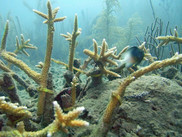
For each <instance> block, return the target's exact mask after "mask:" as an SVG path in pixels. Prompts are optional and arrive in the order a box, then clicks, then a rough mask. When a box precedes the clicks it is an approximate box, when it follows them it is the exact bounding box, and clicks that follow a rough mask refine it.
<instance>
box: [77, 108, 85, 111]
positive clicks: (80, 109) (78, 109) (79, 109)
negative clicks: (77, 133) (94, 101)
mask: <svg viewBox="0 0 182 137" xmlns="http://www.w3.org/2000/svg"><path fill="white" fill-rule="evenodd" d="M76 110H77V111H79V112H83V110H85V108H84V107H77V108H76Z"/></svg>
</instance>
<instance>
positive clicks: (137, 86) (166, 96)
mask: <svg viewBox="0 0 182 137" xmlns="http://www.w3.org/2000/svg"><path fill="white" fill-rule="evenodd" d="M121 81H122V80H121V79H117V80H113V81H109V82H105V83H103V84H101V85H99V86H97V87H95V88H92V89H89V90H88V91H87V95H86V96H85V97H84V98H83V99H82V100H81V101H80V103H79V104H78V105H79V106H84V107H85V108H86V110H87V111H88V114H87V116H85V120H87V121H90V123H91V126H90V130H92V129H91V128H93V127H94V126H93V125H94V124H97V123H98V121H99V119H100V118H101V115H102V114H103V112H104V110H105V108H106V106H107V103H108V101H109V98H110V95H111V92H112V91H114V90H116V89H117V88H118V85H119V83H120V82H121ZM115 118H116V121H115V123H114V125H113V127H112V129H111V130H110V133H109V134H108V136H109V137H111V136H116V137H117V136H118V137H123V136H127V137H135V136H136V137H137V136H139V137H140V136H141V137H146V136H160V137H161V136H162V137H163V136H164V137H173V136H177V137H180V136H182V87H181V86H179V85H178V84H177V83H176V82H174V81H171V80H169V79H166V78H163V77H160V76H142V77H141V78H139V79H137V80H136V81H134V82H133V83H131V84H130V85H129V86H128V87H127V89H126V94H125V97H124V100H123V103H122V105H121V106H120V107H119V109H118V111H117V114H116V115H115ZM76 132H77V131H76ZM80 132H82V133H78V134H80V135H78V136H85V135H86V134H87V133H89V130H88V129H83V130H82V131H80Z"/></svg>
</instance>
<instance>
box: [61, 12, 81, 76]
mask: <svg viewBox="0 0 182 137" xmlns="http://www.w3.org/2000/svg"><path fill="white" fill-rule="evenodd" d="M80 33H81V29H80V28H78V19H77V15H75V21H74V29H73V32H72V34H70V33H67V35H65V34H61V36H63V37H65V38H66V40H67V41H69V46H70V47H69V48H70V49H69V63H68V70H69V71H71V72H73V61H74V55H75V48H76V46H77V44H78V43H77V42H76V38H77V37H78V36H79V35H80Z"/></svg>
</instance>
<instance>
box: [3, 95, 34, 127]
mask: <svg viewBox="0 0 182 137" xmlns="http://www.w3.org/2000/svg"><path fill="white" fill-rule="evenodd" d="M0 111H1V112H2V113H5V114H6V116H7V118H8V123H7V124H8V125H9V126H14V125H15V124H16V123H17V122H19V121H21V120H23V119H24V118H30V117H31V116H32V114H31V113H30V112H29V111H28V110H27V108H26V107H24V106H18V104H13V103H8V102H6V101H5V97H0Z"/></svg>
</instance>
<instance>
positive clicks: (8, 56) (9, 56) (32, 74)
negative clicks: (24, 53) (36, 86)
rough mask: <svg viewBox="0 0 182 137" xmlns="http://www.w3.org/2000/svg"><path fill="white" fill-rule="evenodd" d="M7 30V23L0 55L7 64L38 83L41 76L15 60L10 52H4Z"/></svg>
mask: <svg viewBox="0 0 182 137" xmlns="http://www.w3.org/2000/svg"><path fill="white" fill-rule="evenodd" d="M8 30H9V21H7V23H6V27H5V31H4V35H3V38H2V42H1V48H0V55H1V56H2V57H3V58H4V59H5V60H7V61H8V62H10V63H12V64H14V65H16V66H18V67H19V68H20V69H22V70H23V71H24V72H25V73H26V74H27V75H28V76H29V77H31V78H32V79H33V80H35V81H36V82H37V83H39V82H40V79H41V75H40V74H39V73H37V72H35V71H33V70H32V69H31V68H30V67H28V65H27V64H25V63H24V62H23V61H21V60H19V59H17V58H15V56H16V54H14V53H12V52H7V51H6V39H7V36H8Z"/></svg>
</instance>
